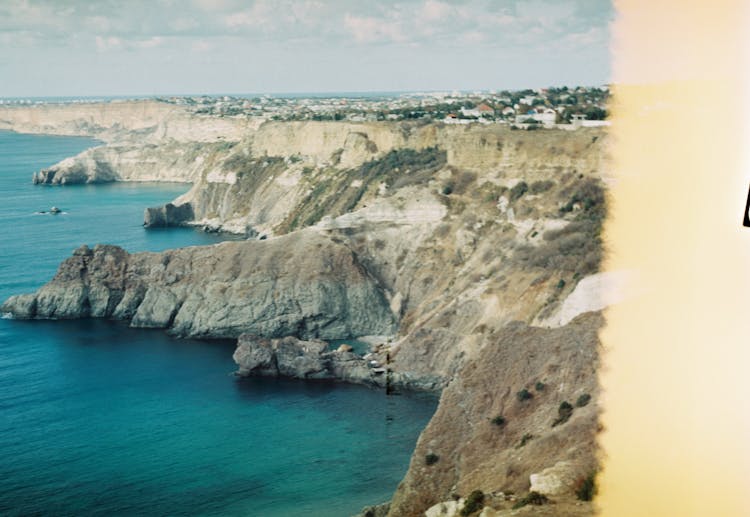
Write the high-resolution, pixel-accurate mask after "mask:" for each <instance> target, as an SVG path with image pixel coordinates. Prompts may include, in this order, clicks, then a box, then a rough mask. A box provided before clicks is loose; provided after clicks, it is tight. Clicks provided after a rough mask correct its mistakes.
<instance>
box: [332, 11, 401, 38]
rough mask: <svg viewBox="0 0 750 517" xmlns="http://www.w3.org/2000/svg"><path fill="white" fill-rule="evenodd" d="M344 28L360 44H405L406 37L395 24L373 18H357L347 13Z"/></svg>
mask: <svg viewBox="0 0 750 517" xmlns="http://www.w3.org/2000/svg"><path fill="white" fill-rule="evenodd" d="M344 26H345V27H346V29H347V30H348V31H349V33H350V34H351V35H352V36H354V39H355V41H357V42H358V43H373V42H378V41H386V42H395V43H404V42H406V41H407V38H406V36H405V35H404V34H403V33H402V32H401V30H400V29H399V27H398V26H397V25H396V24H395V23H392V22H391V23H389V22H388V21H387V20H384V19H382V18H375V17H372V16H355V15H352V14H349V13H347V14H346V15H345V16H344Z"/></svg>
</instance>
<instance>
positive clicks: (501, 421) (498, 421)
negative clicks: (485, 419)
mask: <svg viewBox="0 0 750 517" xmlns="http://www.w3.org/2000/svg"><path fill="white" fill-rule="evenodd" d="M492 423H493V424H495V425H496V426H498V427H504V426H505V424H506V423H507V420H505V417H504V416H500V415H498V416H496V417H495V418H493V419H492Z"/></svg>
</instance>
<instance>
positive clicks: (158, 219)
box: [143, 203, 193, 228]
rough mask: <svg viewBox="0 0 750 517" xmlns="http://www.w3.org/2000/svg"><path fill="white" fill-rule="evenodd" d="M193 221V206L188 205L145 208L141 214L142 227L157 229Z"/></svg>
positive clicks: (169, 204)
mask: <svg viewBox="0 0 750 517" xmlns="http://www.w3.org/2000/svg"><path fill="white" fill-rule="evenodd" d="M192 220H193V206H192V205H191V204H190V203H184V204H182V205H173V204H172V203H167V204H166V205H163V206H157V207H152V208H147V209H146V210H145V211H144V214H143V226H145V227H147V228H159V227H165V226H179V225H181V224H185V223H187V222H189V221H192Z"/></svg>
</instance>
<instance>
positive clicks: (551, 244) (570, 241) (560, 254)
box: [516, 178, 606, 278]
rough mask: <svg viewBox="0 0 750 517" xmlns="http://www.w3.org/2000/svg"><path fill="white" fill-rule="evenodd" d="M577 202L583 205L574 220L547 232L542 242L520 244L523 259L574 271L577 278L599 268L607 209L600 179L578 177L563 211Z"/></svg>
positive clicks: (520, 255) (519, 255)
mask: <svg viewBox="0 0 750 517" xmlns="http://www.w3.org/2000/svg"><path fill="white" fill-rule="evenodd" d="M569 191H570V189H566V192H569ZM568 195H570V194H568ZM573 200H575V201H573ZM574 206H575V207H579V208H578V213H577V215H576V216H575V218H574V220H573V221H571V222H570V223H569V224H568V225H566V226H565V227H563V228H560V229H558V230H550V231H547V232H545V233H544V234H543V236H542V237H543V241H544V242H543V243H542V244H540V245H539V246H536V247H535V246H522V247H520V248H518V250H517V252H516V253H517V257H518V258H519V260H520V261H522V262H524V263H526V264H527V265H528V266H531V267H537V268H542V269H546V270H562V271H563V272H569V273H573V277H574V278H581V277H583V276H585V275H589V274H592V273H595V272H597V271H598V270H599V265H600V263H601V258H602V242H601V227H602V221H603V220H604V215H605V211H606V207H605V199H604V189H603V187H602V186H601V184H600V182H599V181H598V180H594V179H591V178H589V179H583V180H578V181H577V182H576V184H575V187H574V190H573V194H572V195H571V197H570V198H569V202H568V203H567V204H566V205H564V206H563V207H562V208H561V209H560V210H561V213H563V214H566V213H568V212H570V211H572V210H573V207H574Z"/></svg>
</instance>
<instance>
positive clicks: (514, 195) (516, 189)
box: [510, 181, 529, 201]
mask: <svg viewBox="0 0 750 517" xmlns="http://www.w3.org/2000/svg"><path fill="white" fill-rule="evenodd" d="M528 190H529V185H528V183H526V182H525V181H519V182H518V183H516V184H515V185H513V188H511V189H510V200H511V201H515V200H517V199H520V198H521V196H523V195H524V194H526V192H527V191H528Z"/></svg>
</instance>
